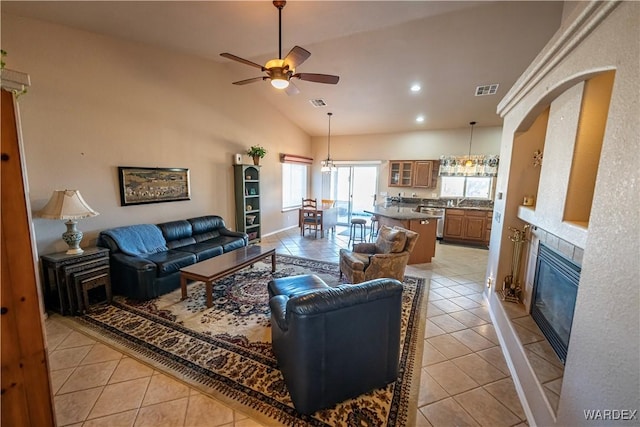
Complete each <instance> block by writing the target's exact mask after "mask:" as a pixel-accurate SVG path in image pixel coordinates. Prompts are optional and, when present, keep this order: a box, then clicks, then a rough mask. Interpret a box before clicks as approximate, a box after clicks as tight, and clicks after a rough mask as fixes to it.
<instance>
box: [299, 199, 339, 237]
mask: <svg viewBox="0 0 640 427" xmlns="http://www.w3.org/2000/svg"><path fill="white" fill-rule="evenodd" d="M307 210H309V209H304V208H300V209H298V227H300V234H303V232H304V230H303V228H302V218H303V217H304V215H305V211H307ZM311 211H313V212H315V211H316V210H315V209H312V210H311ZM317 212H318V215H320V237H324V230H333V232H334V233H335V231H336V225H337V224H338V208H337V207H335V206H333V205H331V204H328V203H325V204H322V205H319V206H318V208H317Z"/></svg>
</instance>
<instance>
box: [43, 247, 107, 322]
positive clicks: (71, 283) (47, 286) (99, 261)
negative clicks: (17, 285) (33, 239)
mask: <svg viewBox="0 0 640 427" xmlns="http://www.w3.org/2000/svg"><path fill="white" fill-rule="evenodd" d="M40 259H41V261H42V270H43V278H44V280H43V295H44V302H45V307H46V308H47V309H48V310H55V311H57V312H59V313H61V314H63V315H69V314H71V315H72V314H76V313H78V312H80V311H82V308H83V307H84V304H83V301H81V300H80V299H79V298H78V296H77V286H76V276H78V280H77V284H78V285H81V282H82V281H88V282H87V283H90V282H91V280H92V279H94V277H93V276H91V274H82V273H85V272H94V273H95V275H96V276H101V279H100V282H101V283H103V284H104V285H105V288H106V293H107V296H108V297H109V296H110V295H111V283H110V277H109V249H106V248H100V247H93V248H88V249H85V251H84V252H83V253H81V254H73V255H69V254H66V253H65V252H58V253H54V254H48V255H42V256H41V257H40ZM105 267H106V268H105ZM105 274H106V276H105ZM105 279H106V280H105ZM80 291H82V288H81V289H80ZM108 299H109V298H108ZM84 308H86V307H84Z"/></svg>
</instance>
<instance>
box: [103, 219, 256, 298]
mask: <svg viewBox="0 0 640 427" xmlns="http://www.w3.org/2000/svg"><path fill="white" fill-rule="evenodd" d="M248 242H249V239H248V236H247V234H246V233H241V232H236V231H232V230H229V229H228V228H227V227H226V226H225V223H224V220H223V219H222V218H221V217H219V216H216V215H208V216H201V217H197V218H189V219H185V220H179V221H171V222H165V223H162V224H157V225H153V224H138V225H131V226H124V227H117V228H113V229H109V230H104V231H102V232H101V233H100V235H99V237H98V246H102V247H105V248H108V249H109V250H110V254H109V257H110V264H111V283H112V289H113V292H114V293H115V294H118V295H124V296H126V297H129V298H133V299H137V300H148V299H151V298H156V297H157V296H159V295H162V294H165V293H167V292H171V291H172V290H174V289H177V288H178V287H179V286H180V269H181V268H183V267H186V266H188V265H191V264H195V263H196V262H200V261H203V260H206V259H209V258H213V257H214V256H218V255H221V254H223V253H225V252H229V251H232V250H234V249H238V248H242V247H245V246H247V244H248Z"/></svg>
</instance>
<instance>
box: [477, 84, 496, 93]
mask: <svg viewBox="0 0 640 427" xmlns="http://www.w3.org/2000/svg"><path fill="white" fill-rule="evenodd" d="M498 86H500V85H499V84H498V83H495V84H492V85H482V86H478V87H477V88H476V96H485V95H495V94H496V92H497V91H498Z"/></svg>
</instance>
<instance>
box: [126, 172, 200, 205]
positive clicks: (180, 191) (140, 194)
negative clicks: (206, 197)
mask: <svg viewBox="0 0 640 427" xmlns="http://www.w3.org/2000/svg"><path fill="white" fill-rule="evenodd" d="M118 178H119V180H120V204H121V205H122V206H128V205H140V204H143V203H161V202H175V201H178V200H190V199H191V189H190V186H189V169H183V168H137V167H129V166H119V167H118Z"/></svg>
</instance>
